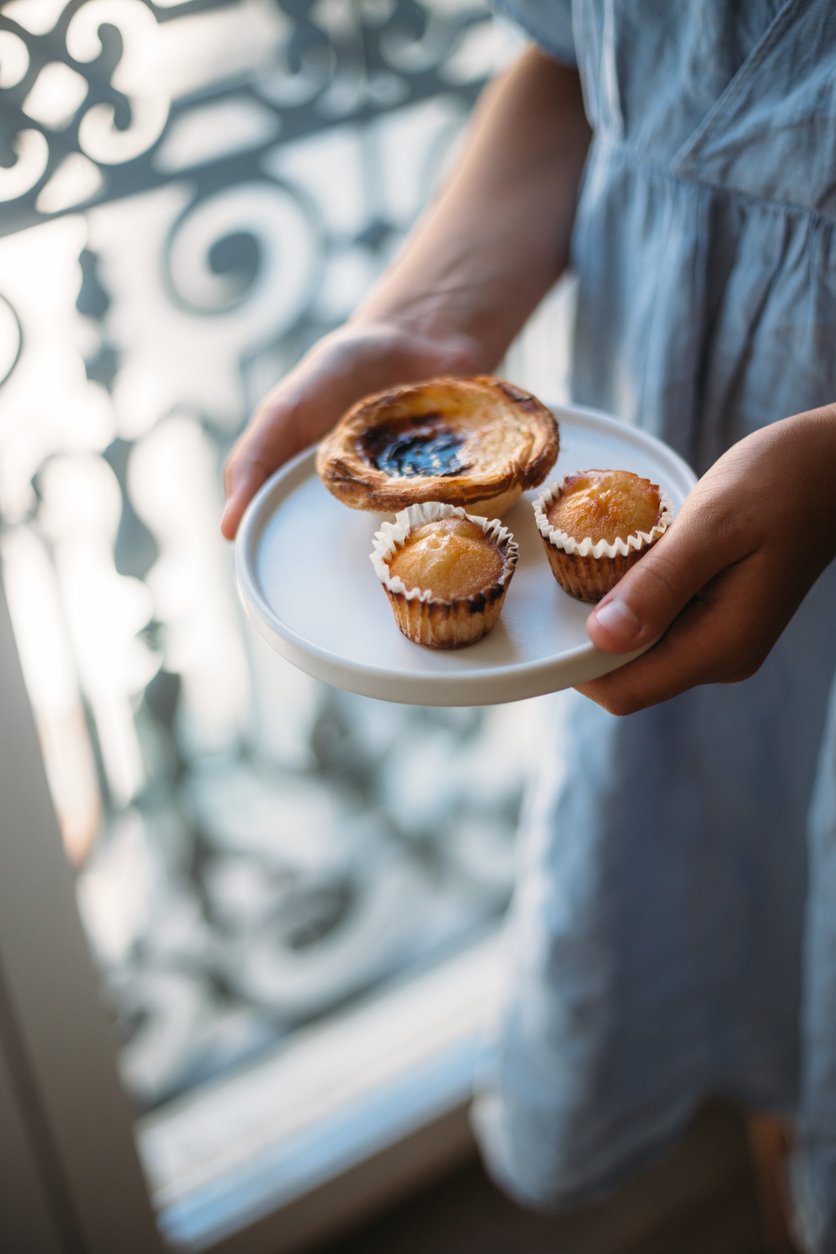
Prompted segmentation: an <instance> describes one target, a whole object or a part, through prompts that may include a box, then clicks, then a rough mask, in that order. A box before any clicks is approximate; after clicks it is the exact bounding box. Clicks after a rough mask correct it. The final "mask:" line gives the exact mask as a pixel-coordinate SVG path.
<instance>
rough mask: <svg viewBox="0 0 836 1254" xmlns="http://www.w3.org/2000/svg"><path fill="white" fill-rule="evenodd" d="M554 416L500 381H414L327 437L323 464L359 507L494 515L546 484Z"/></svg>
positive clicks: (358, 410)
mask: <svg viewBox="0 0 836 1254" xmlns="http://www.w3.org/2000/svg"><path fill="white" fill-rule="evenodd" d="M558 447H559V436H558V428H557V423H556V421H555V418H554V415H553V414H552V413H551V411H550V410H548V409H547V408H546V406H545V405H543V404H541V402H540V401H538V400H537V398H536V397H534V396H532V395H531V394H530V393H529V392H524V391H523V390H522V389H521V388H518V387H515V386H513V385H512V384H510V383H506V382H505V381H504V380H503V379H497V378H494V377H493V376H491V375H479V376H476V377H474V378H470V379H453V378H440V379H431V380H429V381H428V382H425V383H418V384H405V385H403V386H401V387H396V388H392V389H390V390H389V391H387V392H381V393H378V394H376V395H374V396H370V397H366V399H365V400H362V401H360V402H358V404H356V405H355V406H353V408H352V409H350V410H349V411H348V412H347V413H346V414H345V415H344V416H343V417H342V418H341V419H340V421H339V422H338V423H337V425H336V426H335V427H334V429H333V430H332V431H331V433H330V435H328V436H326V438H325V439H324V440H323V441H322V443H321V444H320V446H319V449H318V452H317V459H316V467H317V471H318V473H319V476H320V478H321V479H322V481H323V483H324V484H325V486H326V487H327V488H328V489H329V491H330V492H332V493H333V494H334V496H336V497H337V498H338V499H339V500H341V501H343V502H344V503H345V504H346V505H350V506H351V507H352V508H353V509H365V510H373V511H378V512H380V513H390V512H394V511H396V510H400V509H404V508H406V507H407V506H408V505H417V504H420V503H421V502H426V501H442V502H445V503H447V504H450V505H460V506H462V507H463V508H466V509H468V510H470V511H471V512H473V513H476V514H487V515H490V516H491V517H496V516H497V515H499V514H501V513H503V512H504V511H505V510H506V509H508V507H509V506H510V505H511V504H513V502H514V501H515V500H516V499H517V497H518V496H519V495H520V493H521V492H523V491H524V490H525V489H526V488H533V487H537V486H538V485H539V484H541V483H542V482H543V480H544V479H545V477H546V475H547V474H548V473H549V471H550V470H551V468H552V466H553V465H554V463H555V460H556V458H557V452H558Z"/></svg>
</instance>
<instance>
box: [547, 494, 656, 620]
mask: <svg viewBox="0 0 836 1254" xmlns="http://www.w3.org/2000/svg"><path fill="white" fill-rule="evenodd" d="M533 504H534V517H535V520H536V522H537V530H538V531H539V532H540V535H541V537H542V539H543V544H544V546H545V549H546V556H547V557H548V559H549V565H550V566H551V569H552V573H553V575H554V577H555V579H556V580H557V582H558V583H559V584H560V586H561V587H562V588H564V589H565V591H566V592H569V593H571V595H572V596H573V597H577V598H578V600H580V601H599V600H600V599H601V597H602V596H604V595H605V594H606V593H607V592H609V590H610V589H611V588H613V587H615V585H616V584H617V583H618V581H619V579H621V577H622V576H623V575H624V574H626V572H627V571H628V570H629V569H630V567H631V566H632V565H633V564H634V563H635V562H637V561H638V560H639V558H640V557H643V556H644V554H645V553H646V552H647V551H648V550H649V549H650V548H651V547H652V546H653V545H654V544H655V543H656V541H657V540H658V539H659V537H660V536H661V535H663V534H664V532H665V531H666V530H667V528H668V526H669V525H670V522H671V518H672V513H671V507H670V502H669V501H668V500H667V498H666V497H665V496H664V495H663V493H662V492H661V490H660V488H659V486H658V484H655V483H651V481H650V480H649V479H642V478H640V477H639V476H638V475H635V474H633V473H632V471H629V470H581V471H577V472H576V473H574V474H571V475H566V476H565V478H564V479H563V480H562V482H561V483H558V484H556V485H554V486H552V487H550V488H546V489H544V490H543V491H542V492H541V493H540V494H539V495H538V496H537V497H536V499H535V500H534V503H533Z"/></svg>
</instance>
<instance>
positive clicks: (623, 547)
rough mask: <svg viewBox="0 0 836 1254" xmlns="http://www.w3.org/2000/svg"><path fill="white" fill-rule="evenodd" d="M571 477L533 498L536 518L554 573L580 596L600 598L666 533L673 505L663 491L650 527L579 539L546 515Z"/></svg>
mask: <svg viewBox="0 0 836 1254" xmlns="http://www.w3.org/2000/svg"><path fill="white" fill-rule="evenodd" d="M572 473H575V474H577V473H578V472H577V471H575V472H572ZM568 477H569V476H564V477H563V479H561V481H560V482H559V483H554V484H551V485H548V486H547V487H545V488H544V489H543V490H542V491H541V492H540V493H539V494H538V495H537V497H536V498H535V499H534V501H533V502H532V506H533V509H534V519H535V522H536V524H537V530H538V531H539V532H540V535H541V537H542V539H543V543H544V546H545V549H546V556H547V558H548V561H549V566H550V567H551V570H552V574H553V575H554V577H555V579H556V580H557V582H558V583H559V584H560V586H561V587H562V588H563V589H564V590H565V591H566V592H568V593H569V594H570V595H571V596H573V597H576V598H577V599H578V600H581V601H592V602H594V601H599V600H600V599H601V597H603V596H605V595H606V593H607V592H609V591H610V589H611V588H614V587H615V585H616V584H617V583H618V581H619V579H621V578H622V577H623V576H624V575H626V573H627V571H628V570H629V569H630V567H631V566H633V565H634V564H635V563H636V562H637V561H638V560H639V558H641V557H643V556H644V554H645V553H646V552H647V551H648V550H649V549H650V548H652V547H653V545H654V544H655V543H656V541H657V540H658V539H660V537H661V536H662V535H664V533H665V532H666V531H667V529H668V527H669V526H670V524H671V522H672V521H673V506H672V504H671V501H670V498H669V497H668V496H667V495H666V493H664V492H660V513H659V521H658V522H657V523H656V525H655V526H654V527H652V528H651V530H650V531H637V532H635V533H634V534H633V535H630V536H627V537H623V538H622V537H621V536H619V537H618V538H617V539H615V540H614V541H612V542H609V541H607V540H597V541H593V540H592V538H591V537H590V536H586V537H584V539H582V540H576V539H575V538H574V537H573V536H570V535H569V534H568V533H567V532H565V531H562V530H561V529H560V528H559V527H553V526H552V525H551V523H550V522H549V520H548V518H547V516H546V515H547V511H548V508H549V506H550V505H551V503H552V501H553V500H554V499H555V497H556V496H557V495H558V494H559V493H560V491H561V490H562V488H563V484H564V483H565V481H566V479H567V478H568ZM657 486H658V485H657Z"/></svg>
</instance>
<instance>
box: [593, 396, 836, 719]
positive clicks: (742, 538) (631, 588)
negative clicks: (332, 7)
mask: <svg viewBox="0 0 836 1254" xmlns="http://www.w3.org/2000/svg"><path fill="white" fill-rule="evenodd" d="M834 557H836V404H834V405H827V406H825V407H824V408H822V409H814V410H810V411H808V412H806V413H801V414H796V415H795V416H794V417H792V418H785V419H783V420H782V421H781V422H776V423H773V424H772V425H770V426H767V427H764V428H763V429H762V430H760V431H756V432H754V433H753V434H752V435H749V436H747V437H746V438H745V439H744V440H741V441H740V442H739V443H738V444H735V445H734V446H733V447H732V448H731V449H730V450H729V451H728V452H727V453H725V454H724V455H723V456H722V457H721V458H720V459H719V461H717V462H715V464H714V465H713V466H712V468H711V469H710V470H709V471H708V473H707V474H705V475H704V476H703V478H702V479H701V480H700V481H699V483H698V484H697V486H696V487H695V488H694V489H693V491H692V492H691V493H690V494H689V495H688V497H687V499H686V501H685V503H684V504H683V506H682V509H681V510H680V513H679V515H678V516H677V518H676V519H675V520H674V522H673V525H672V526H671V528H670V530H669V531H668V532H667V533H666V534H665V535H664V536H663V537H662V539H661V540H659V541H658V543H657V544H656V545H655V546H654V547H653V548H652V549H651V550H650V552H649V553H648V554H647V555H646V556H645V557H643V558H642V559H641V561H640V562H637V563H636V565H635V566H634V567H633V568H632V569H631V570H630V571H628V573H627V574H626V575H625V576H624V578H623V579H622V580H621V581H620V582H619V583H618V584H617V585H616V587H615V588H614V589H613V591H612V592H610V593H608V594H607V596H606V597H604V598H603V600H602V601H600V602H599V604H598V605H597V606H596V608H595V609H594V610H593V611H592V613H591V614H590V616H589V618H588V620H587V632H588V635H589V637H590V639H591V640H592V643H593V644H595V645H596V646H597V647H598V648H599V649H603V650H605V651H606V652H612V653H620V652H627V651H629V650H631V649H636V648H639V647H641V645H643V644H646V643H647V642H648V641H651V640H657V639H658V643H657V644H655V645H654V646H653V647H652V648H651V649H650V650H648V652H647V653H644V654H642V656H641V657H639V658H637V659H636V660H635V661H634V662H630V663H628V664H627V665H626V666H624V667H622V668H621V669H620V670H617V671H614V672H613V673H612V674H610V675H606V676H604V678H603V679H598V680H594V681H593V682H592V683H589V684H584V685H583V686H582V687H581V688H580V691H581V692H583V693H584V694H585V695H586V696H588V697H591V698H592V700H594V701H597V702H598V704H599V705H602V706H604V708H605V709H607V710H609V711H610V712H611V713H614V714H630V713H633V712H634V711H636V710H640V709H643V708H644V707H646V706H649V705H655V704H656V703H657V702H659V701H664V700H666V699H667V698H668V697H673V696H676V695H677V694H678V693H680V692H684V691H685V690H686V689H688V688H693V687H694V686H696V685H697V684H708V683H735V682H737V681H739V680H742V679H747V678H748V677H749V676H750V675H752V674H754V672H755V671H757V670H758V669H759V667H760V666H761V664H762V663H763V661H764V660H765V659H766V657H767V655H768V654H769V652H770V650H771V648H772V646H773V645H774V644H775V642H776V640H777V639H778V637H779V636H780V634H781V632H782V631H783V630H784V628H785V627H786V625H787V623H788V622H789V620H790V619H791V618H792V616H793V614H794V613H795V611H796V610H797V609H798V607H799V605H800V604H801V602H802V600H803V599H804V597H805V596H806V594H807V592H808V591H809V589H810V588H811V587H812V585H813V584H814V583H815V581H816V579H817V578H818V576H819V575H820V574H821V573H822V571H823V570H824V569H825V567H826V566H828V565H829V563H830V562H831V561H832V560H833V559H834Z"/></svg>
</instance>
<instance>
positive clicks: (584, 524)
mask: <svg viewBox="0 0 836 1254" xmlns="http://www.w3.org/2000/svg"><path fill="white" fill-rule="evenodd" d="M660 512H661V494H660V491H659V488H658V487H657V486H656V484H655V483H651V482H650V480H649V479H642V478H640V477H639V476H638V475H635V474H633V473H632V471H629V470H583V471H579V472H578V473H577V474H573V475H567V476H566V478H565V479H564V481H563V485H562V487H561V489H560V491H559V492H558V494H557V495H556V496H555V498H554V500H553V501H552V502H551V504H550V505H549V506H548V508H547V510H546V517H547V519H548V521H549V523H550V524H551V526H552V527H555V528H556V529H557V530H559V531H564V532H566V534H567V535H569V536H571V537H573V539H575V540H583V539H585V538H586V537H589V538H590V539H591V540H593V541H595V542H597V541H599V540H605V541H606V542H607V543H608V544H612V543H614V541H615V540H617V539H618V538H619V537H621V538H622V539H626V538H627V537H628V536H631V535H636V534H637V533H638V532H648V531H652V530H653V528H654V527H655V525H656V523H657V522H658V520H659V515H660Z"/></svg>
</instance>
